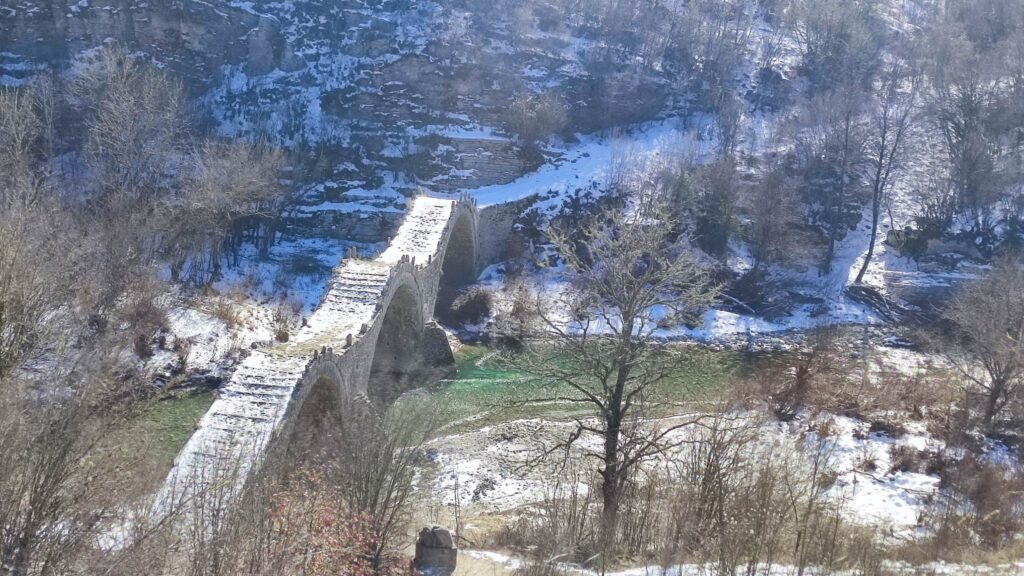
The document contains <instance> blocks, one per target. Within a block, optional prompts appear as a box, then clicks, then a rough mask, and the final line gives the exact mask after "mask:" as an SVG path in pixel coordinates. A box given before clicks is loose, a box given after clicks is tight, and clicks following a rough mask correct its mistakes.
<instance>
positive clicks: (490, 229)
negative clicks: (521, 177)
mask: <svg viewBox="0 0 1024 576" xmlns="http://www.w3.org/2000/svg"><path fill="white" fill-rule="evenodd" d="M534 202H536V198H535V197H533V196H530V197H527V198H523V199H521V200H516V201H514V202H506V203H504V204H492V205H490V206H484V207H483V208H480V215H479V217H478V224H477V229H478V230H480V231H481V232H480V236H479V238H478V241H477V263H478V266H477V267H478V268H480V269H483V268H484V267H486V266H490V265H491V264H495V263H497V262H501V261H503V260H505V259H507V257H508V247H509V240H510V239H511V237H512V233H513V232H514V230H513V225H514V223H515V220H516V218H517V217H519V215H520V214H522V212H523V210H525V209H526V208H528V207H529V206H530V205H532V204H533V203H534Z"/></svg>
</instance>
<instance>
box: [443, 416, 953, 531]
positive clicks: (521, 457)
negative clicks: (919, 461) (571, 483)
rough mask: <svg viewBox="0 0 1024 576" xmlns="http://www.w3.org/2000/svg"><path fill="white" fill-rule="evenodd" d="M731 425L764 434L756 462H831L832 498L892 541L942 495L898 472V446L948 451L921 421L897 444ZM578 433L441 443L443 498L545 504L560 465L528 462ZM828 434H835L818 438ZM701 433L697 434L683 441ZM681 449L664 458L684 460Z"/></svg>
mask: <svg viewBox="0 0 1024 576" xmlns="http://www.w3.org/2000/svg"><path fill="white" fill-rule="evenodd" d="M673 421H674V420H669V422H673ZM726 421H727V422H728V426H729V427H734V428H736V429H739V428H744V429H745V430H747V432H750V431H751V430H754V432H753V435H754V436H756V437H757V438H758V440H757V441H756V443H755V444H754V445H753V446H752V447H751V450H752V452H751V455H752V457H753V456H754V455H755V454H760V455H765V456H767V455H770V454H772V453H773V452H772V451H778V450H797V451H800V452H802V454H803V458H806V459H807V462H808V463H809V462H810V458H811V457H812V456H813V454H815V453H816V452H820V454H821V459H822V462H824V463H825V466H827V467H828V468H829V469H830V470H831V471H832V472H833V473H834V474H835V482H834V484H833V485H832V486H831V488H829V490H828V496H829V497H830V498H831V499H832V500H833V501H835V502H837V503H839V505H840V507H841V509H842V510H843V511H844V515H845V517H846V519H847V520H849V521H852V522H856V523H863V524H867V525H873V526H878V527H881V528H884V530H885V532H886V533H887V534H888V535H892V536H908V535H913V534H914V533H915V532H916V531H917V528H918V523H919V521H920V518H921V515H922V514H923V513H924V510H925V507H926V505H927V504H928V502H929V498H930V497H931V496H933V495H934V494H935V492H936V490H937V489H938V485H939V478H938V477H937V476H933V475H928V474H924V473H920V472H903V471H899V470H891V467H892V465H893V459H892V448H893V447H894V446H896V445H905V446H907V447H909V448H913V449H916V450H936V451H937V450H941V449H942V448H943V445H942V443H941V442H939V441H938V440H936V439H934V438H932V437H931V436H930V435H929V434H928V433H927V432H926V431H925V430H924V427H923V425H922V424H919V423H913V422H911V423H909V424H908V425H907V432H906V433H905V434H903V435H901V436H900V437H899V438H893V437H890V436H887V435H885V434H882V433H875V432H873V433H869V432H868V428H869V424H868V423H867V422H863V421H860V420H856V419H853V418H849V417H845V416H837V415H829V414H820V415H817V416H813V417H812V416H809V415H804V416H801V417H799V418H797V419H795V420H793V421H792V422H788V423H779V422H777V421H773V420H770V419H767V418H762V417H760V416H758V415H757V414H753V413H750V414H743V413H735V414H730V415H727V416H726ZM826 422H828V424H827V425H826V424H825V423H826ZM655 425H657V423H655ZM751 426H753V427H754V428H753V429H751V428H749V427H751ZM575 428H576V425H575V423H573V422H571V421H558V420H542V419H525V420H514V421H510V422H502V423H500V424H495V425H493V426H487V427H484V428H481V429H479V430H476V431H472V432H465V433H460V434H457V435H453V436H445V437H442V438H439V439H438V440H436V441H435V442H434V443H433V444H432V448H433V449H435V450H436V451H437V454H436V458H435V465H436V469H437V471H438V476H437V478H436V480H435V481H434V484H433V485H432V486H431V491H432V493H433V498H434V499H436V500H437V501H440V502H441V503H443V504H445V505H447V506H455V505H456V503H458V504H459V505H460V506H461V507H462V511H463V513H464V514H467V515H473V514H481V513H493V512H499V513H502V512H508V513H511V512H514V511H516V510H518V509H520V508H522V507H524V506H529V505H532V504H538V503H540V502H542V501H544V499H545V498H546V497H548V496H549V495H550V494H551V491H552V489H553V488H554V487H553V485H552V478H553V477H554V476H553V474H554V473H553V472H552V470H551V469H550V465H538V466H527V463H529V462H531V461H532V460H533V459H535V458H537V457H538V455H539V454H540V453H541V452H542V451H543V450H544V449H546V448H548V447H550V446H553V445H555V444H556V443H557V442H558V441H559V440H560V439H564V438H565V437H567V436H568V435H569V433H570V432H572V431H573V430H574V429H575ZM826 429H827V430H828V434H827V436H822V435H819V432H815V431H813V430H826ZM695 433H698V430H697V427H694V428H691V429H684V430H682V431H680V432H679V434H678V435H679V436H683V435H692V434H695ZM599 448H600V442H599V438H598V437H597V436H593V435H591V436H584V437H583V438H581V439H580V440H579V441H577V442H576V443H575V444H574V453H576V454H577V455H582V454H585V453H597V452H598V451H599ZM677 452H679V451H678V450H676V451H673V452H672V453H669V454H665V455H663V456H662V457H661V458H659V459H656V460H671V459H675V458H678V457H679V456H680V454H678V453H677ZM581 461H589V460H581ZM663 464H664V462H662V465H663ZM808 465H809V464H808ZM659 467H660V466H659V464H658V461H655V462H652V463H651V464H650V465H649V468H650V469H652V470H654V469H658V468H659ZM563 488H564V487H563ZM578 489H579V490H580V491H581V492H584V493H585V492H586V490H587V485H586V484H583V483H581V484H580V485H579V486H578Z"/></svg>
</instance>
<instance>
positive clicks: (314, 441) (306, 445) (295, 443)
mask: <svg viewBox="0 0 1024 576" xmlns="http://www.w3.org/2000/svg"><path fill="white" fill-rule="evenodd" d="M296 392H297V396H298V398H296V400H295V402H294V404H293V405H294V406H295V407H296V410H295V412H296V413H295V414H291V415H289V416H288V417H287V418H286V419H285V422H287V423H288V426H287V427H286V429H285V438H284V439H283V440H284V442H283V444H284V446H283V448H284V449H285V451H286V453H287V457H288V458H289V459H295V461H301V458H302V457H303V456H304V455H308V454H311V453H317V452H320V451H323V450H325V449H328V448H329V446H330V444H331V442H332V440H333V436H335V435H336V434H338V431H339V430H340V426H339V425H338V418H340V417H341V415H342V414H343V411H342V407H343V405H344V402H346V401H347V400H348V396H349V395H350V394H351V393H352V391H351V390H350V389H349V387H348V386H347V379H346V378H345V377H344V375H342V373H341V370H340V369H339V368H338V366H337V363H336V358H335V357H334V355H333V354H325V355H323V356H321V357H320V358H318V359H316V360H314V361H313V364H311V365H310V368H309V371H308V372H307V373H306V375H305V376H304V377H303V379H302V382H301V383H300V385H299V388H298V390H296Z"/></svg>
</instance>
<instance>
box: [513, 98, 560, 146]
mask: <svg viewBox="0 0 1024 576" xmlns="http://www.w3.org/2000/svg"><path fill="white" fill-rule="evenodd" d="M566 121H567V114H566V110H565V104H563V103H562V101H561V99H560V98H559V97H558V96H557V95H556V94H555V93H554V92H545V93H543V94H534V93H531V92H522V93H520V94H518V95H516V97H515V98H513V99H512V104H511V105H510V106H509V109H508V120H507V121H506V122H507V125H508V128H509V130H510V131H512V132H513V133H514V134H516V135H517V136H519V138H520V139H521V140H522V141H523V143H525V144H527V145H530V146H532V145H535V144H537V142H539V141H540V140H543V139H544V138H547V137H548V136H551V135H552V134H557V133H558V132H559V131H560V130H562V128H563V127H565V124H566Z"/></svg>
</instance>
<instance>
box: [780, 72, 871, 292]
mask: <svg viewBox="0 0 1024 576" xmlns="http://www.w3.org/2000/svg"><path fill="white" fill-rule="evenodd" d="M862 99H863V95H862V94H860V93H858V92H857V91H855V90H853V89H837V91H834V92H829V93H827V94H821V95H819V96H817V97H815V98H814V99H813V100H812V101H811V103H810V104H809V106H808V108H807V110H806V111H805V113H804V114H803V117H802V118H801V119H800V120H799V123H798V128H797V133H796V149H797V154H798V156H799V158H800V159H801V161H802V164H803V168H804V172H805V173H804V180H805V182H804V185H805V189H806V192H805V194H806V196H807V202H808V203H809V204H810V206H811V208H812V214H813V215H814V216H815V218H816V219H817V220H818V221H819V222H820V224H821V225H822V227H823V228H824V232H825V236H826V239H827V242H828V249H827V251H826V253H825V257H824V259H823V261H822V262H821V267H820V271H821V273H822V274H827V273H829V272H831V270H832V260H833V258H834V257H835V248H836V242H838V241H839V240H840V239H842V237H843V236H844V235H845V229H846V228H847V225H848V222H847V213H846V212H847V208H848V206H847V204H848V202H849V200H850V197H851V196H852V192H853V191H854V190H855V189H856V185H857V184H858V183H859V176H858V172H859V168H860V166H861V164H862V162H863V159H864V137H865V122H864V117H863V102H862Z"/></svg>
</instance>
